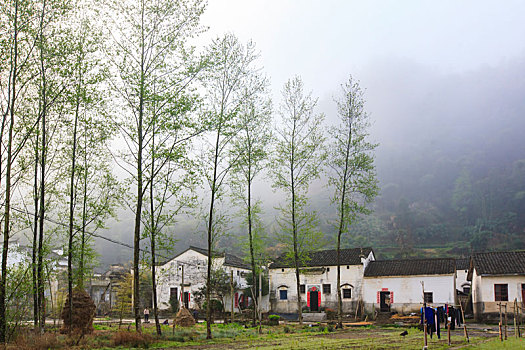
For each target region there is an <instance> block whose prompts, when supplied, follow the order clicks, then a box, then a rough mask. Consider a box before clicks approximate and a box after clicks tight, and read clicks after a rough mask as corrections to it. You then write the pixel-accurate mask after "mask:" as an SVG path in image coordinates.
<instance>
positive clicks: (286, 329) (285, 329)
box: [283, 326, 292, 333]
mask: <svg viewBox="0 0 525 350" xmlns="http://www.w3.org/2000/svg"><path fill="white" fill-rule="evenodd" d="M283 331H284V333H291V332H292V330H291V329H290V327H288V326H284V329H283Z"/></svg>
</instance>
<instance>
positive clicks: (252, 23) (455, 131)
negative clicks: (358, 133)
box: [108, 0, 525, 257]
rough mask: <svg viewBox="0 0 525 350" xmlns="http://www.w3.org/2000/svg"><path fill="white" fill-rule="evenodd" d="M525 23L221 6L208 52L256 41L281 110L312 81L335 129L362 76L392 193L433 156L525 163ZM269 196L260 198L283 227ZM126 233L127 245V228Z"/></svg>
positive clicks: (422, 13) (432, 4) (475, 6)
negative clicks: (284, 96)
mask: <svg viewBox="0 0 525 350" xmlns="http://www.w3.org/2000/svg"><path fill="white" fill-rule="evenodd" d="M524 13H525V2H523V1H369V0H367V1H345V0H340V1H334V0H325V1H313V0H303V1H300V0H295V1H292V0H279V1H278V0H270V1H269V0H266V1H265V0H249V1H246V0H209V5H208V8H207V10H206V12H205V14H204V15H203V17H202V23H203V24H204V25H207V26H209V27H210V29H209V30H208V31H207V32H206V33H205V34H204V35H202V37H201V38H200V39H199V40H198V43H199V44H202V45H206V44H208V43H209V42H210V40H211V39H212V38H214V37H216V36H220V35H222V34H223V33H225V32H233V33H234V34H236V35H237V36H238V37H239V38H240V39H241V41H242V42H246V41H247V40H250V39H251V40H253V41H254V42H255V43H256V44H257V48H258V50H260V52H261V60H260V64H261V65H262V66H263V67H264V72H265V73H266V74H267V75H268V77H269V78H270V80H271V88H272V97H273V98H274V106H277V105H278V103H279V100H280V91H281V88H282V86H283V84H284V82H285V81H286V80H288V79H289V78H291V77H292V76H294V75H300V76H301V77H302V79H303V81H304V83H305V87H306V89H307V90H312V92H313V96H316V97H319V104H318V112H324V113H325V114H326V115H327V121H328V122H333V121H334V120H335V106H334V103H333V97H334V96H336V95H337V93H338V91H339V86H340V84H342V83H343V82H344V81H345V80H346V79H347V78H348V76H349V75H350V74H352V76H353V77H354V78H355V79H357V80H359V81H360V83H361V86H362V87H363V88H364V89H365V97H366V100H367V103H366V107H365V108H366V110H367V111H368V112H369V113H370V114H371V116H372V121H373V123H374V124H373V127H372V129H371V137H372V140H373V141H375V142H378V143H380V146H379V148H378V151H377V167H378V175H379V178H380V179H381V180H382V182H383V184H384V183H385V182H388V181H391V180H392V178H394V177H395V176H402V175H400V174H403V172H405V171H408V170H410V169H403V163H402V160H403V159H413V158H417V157H422V155H421V154H422V153H423V152H427V153H432V152H437V151H439V152H444V153H447V154H449V155H450V154H452V155H456V156H457V159H458V161H460V159H461V154H462V152H470V151H472V149H475V150H476V151H479V152H480V157H489V156H492V157H495V158H502V157H503V158H504V157H505V156H506V155H508V154H509V151H510V150H511V149H513V147H514V146H515V145H519V147H520V148H519V149H518V150H517V152H521V154H525V149H523V145H524V143H523V142H521V143H518V141H519V140H520V139H521V138H522V136H521V130H525V117H524V116H525V98H524V96H525V40H523V38H524V37H525V21H523V14H524ZM480 145H481V146H480ZM483 145H491V146H490V147H488V146H487V147H485V148H483ZM494 145H497V147H494ZM470 148H472V149H470ZM514 151H516V150H514ZM434 156H436V157H438V156H439V155H434ZM269 188H270V187H269V184H268V185H267V186H266V185H264V184H261V185H260V187H259V189H258V193H257V195H258V196H259V197H260V198H261V199H263V200H264V201H269V202H270V203H269V204H267V205H265V209H266V210H267V215H268V216H271V215H273V212H274V211H273V209H272V208H273V206H275V205H276V204H277V203H275V200H274V201H272V198H275V195H274V194H273V193H272V192H271V191H270V190H269ZM312 191H313V195H314V196H316V195H318V194H319V193H320V192H322V190H321V186H315V187H314V188H313V190H312ZM326 200H328V198H326ZM181 224H182V227H183V230H187V231H190V230H192V229H194V226H192V225H190V224H187V223H181ZM117 226H118V227H119V230H118V231H121V233H117V234H119V235H120V234H122V235H125V231H127V230H126V227H127V224H126V223H125V222H121V223H120V224H118V225H117ZM130 232H131V231H130ZM193 240H194V241H193V242H192V243H196V242H198V240H199V238H198V237H195V238H193ZM108 248H109V247H108ZM125 255H126V253H125V252H124V251H123V252H122V254H120V255H119V256H121V257H124V256H125Z"/></svg>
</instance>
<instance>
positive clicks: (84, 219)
mask: <svg viewBox="0 0 525 350" xmlns="http://www.w3.org/2000/svg"><path fill="white" fill-rule="evenodd" d="M86 129H87V128H85V130H84V190H83V197H82V233H81V235H82V236H81V241H80V261H79V262H78V287H79V288H80V289H84V276H85V274H84V265H85V264H84V259H85V249H86V222H87V196H88V193H87V183H88V162H87V130H86Z"/></svg>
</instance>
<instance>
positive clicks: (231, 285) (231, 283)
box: [230, 269, 235, 323]
mask: <svg viewBox="0 0 525 350" xmlns="http://www.w3.org/2000/svg"><path fill="white" fill-rule="evenodd" d="M230 294H231V299H232V314H231V322H232V323H233V316H234V314H235V312H234V309H233V307H234V306H235V305H234V300H233V299H234V297H235V296H234V294H233V269H232V270H231V271H230Z"/></svg>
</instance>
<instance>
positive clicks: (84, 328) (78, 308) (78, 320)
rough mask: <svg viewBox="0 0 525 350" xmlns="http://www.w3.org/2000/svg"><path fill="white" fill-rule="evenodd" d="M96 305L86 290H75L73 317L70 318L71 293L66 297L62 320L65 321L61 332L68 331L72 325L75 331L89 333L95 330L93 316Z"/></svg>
mask: <svg viewBox="0 0 525 350" xmlns="http://www.w3.org/2000/svg"><path fill="white" fill-rule="evenodd" d="M95 310H96V306H95V303H94V302H93V300H92V299H91V297H90V296H89V294H88V293H86V291H84V290H81V289H74V290H73V315H72V316H73V317H72V320H70V319H69V295H68V296H67V298H66V303H65V305H64V309H63V310H62V314H61V315H60V316H61V317H62V320H63V321H64V323H63V325H62V329H60V332H61V333H67V332H68V331H69V327H70V325H71V330H72V331H73V332H81V333H84V334H89V333H92V332H93V318H94V317H95Z"/></svg>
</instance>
